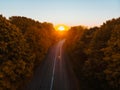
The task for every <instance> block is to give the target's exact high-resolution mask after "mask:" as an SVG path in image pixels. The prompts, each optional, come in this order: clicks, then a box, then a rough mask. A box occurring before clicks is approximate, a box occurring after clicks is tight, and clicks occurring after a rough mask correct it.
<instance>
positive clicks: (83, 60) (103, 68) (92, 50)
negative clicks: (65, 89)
mask: <svg viewBox="0 0 120 90" xmlns="http://www.w3.org/2000/svg"><path fill="white" fill-rule="evenodd" d="M66 39H67V40H66V44H65V45H66V49H67V52H68V54H69V56H70V58H71V59H70V60H71V62H72V65H73V68H74V71H75V73H76V75H77V77H78V78H79V81H80V82H82V83H84V85H85V87H83V90H120V18H117V19H112V20H109V21H106V23H103V25H101V26H100V27H94V28H90V29H87V28H84V27H81V26H78V27H72V28H71V29H70V30H69V31H68V33H67V37H66ZM82 83H80V84H81V85H80V86H81V87H82Z"/></svg>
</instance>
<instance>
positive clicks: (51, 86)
mask: <svg viewBox="0 0 120 90" xmlns="http://www.w3.org/2000/svg"><path fill="white" fill-rule="evenodd" d="M55 64H56V55H55V59H54V64H53V65H54V66H53V73H52V79H51V85H50V90H52V88H53V81H54V74H55Z"/></svg>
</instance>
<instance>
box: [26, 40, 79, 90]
mask: <svg viewBox="0 0 120 90" xmlns="http://www.w3.org/2000/svg"><path fill="white" fill-rule="evenodd" d="M64 42H65V40H61V41H59V42H58V43H57V44H56V45H54V46H53V47H52V48H51V49H50V50H49V52H48V55H47V56H46V59H45V60H44V62H43V63H42V64H41V65H40V67H38V68H37V69H36V71H35V73H34V76H33V78H32V79H31V81H30V82H29V83H28V84H27V85H26V87H25V90H79V89H78V82H77V79H76V77H75V75H74V73H73V70H72V67H71V65H70V63H69V60H68V59H67V57H66V56H65V53H64V50H63V48H62V47H63V44H64Z"/></svg>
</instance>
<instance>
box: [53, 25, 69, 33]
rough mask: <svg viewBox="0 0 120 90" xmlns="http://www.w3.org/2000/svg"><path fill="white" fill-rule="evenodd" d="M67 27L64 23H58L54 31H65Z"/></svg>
mask: <svg viewBox="0 0 120 90" xmlns="http://www.w3.org/2000/svg"><path fill="white" fill-rule="evenodd" d="M68 29H69V27H68V26H67V25H64V24H58V25H56V26H55V30H56V31H67V30H68Z"/></svg>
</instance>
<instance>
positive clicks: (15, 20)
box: [0, 15, 56, 90]
mask: <svg viewBox="0 0 120 90" xmlns="http://www.w3.org/2000/svg"><path fill="white" fill-rule="evenodd" d="M55 41H56V40H55V30H54V28H53V25H52V24H51V23H47V22H45V23H40V22H38V21H35V20H32V19H30V18H26V17H20V16H12V17H10V18H9V19H6V18H5V17H3V16H2V15H0V90H18V89H19V87H20V86H21V84H22V83H23V82H25V81H26V80H28V79H29V78H30V77H31V76H32V74H33V70H34V68H35V67H36V66H37V65H39V63H40V62H41V61H42V60H43V59H44V57H45V55H46V53H47V51H48V49H49V47H50V46H51V45H52V44H53V43H54V42H55Z"/></svg>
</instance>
